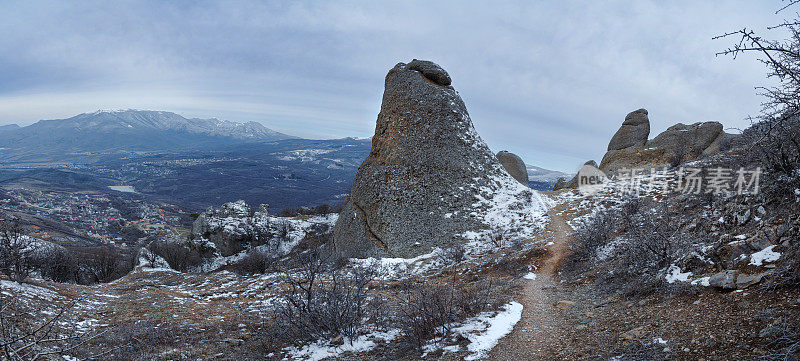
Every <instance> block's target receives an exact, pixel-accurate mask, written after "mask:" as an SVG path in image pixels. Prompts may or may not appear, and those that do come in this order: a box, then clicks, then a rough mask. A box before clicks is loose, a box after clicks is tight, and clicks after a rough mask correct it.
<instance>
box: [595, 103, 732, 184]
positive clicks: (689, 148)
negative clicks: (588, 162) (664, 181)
mask: <svg viewBox="0 0 800 361" xmlns="http://www.w3.org/2000/svg"><path fill="white" fill-rule="evenodd" d="M649 133H650V120H649V118H648V113H647V110H645V109H639V110H635V111H633V112H631V113H629V114H628V115H627V116H626V117H625V121H624V122H623V123H622V126H621V127H620V129H619V130H618V131H617V133H616V134H614V137H613V138H611V141H610V142H609V144H608V152H606V154H605V156H603V160H602V161H601V162H600V169H602V170H604V171H615V170H618V169H621V168H633V167H646V166H655V165H661V164H670V163H672V164H677V163H680V162H685V161H690V160H694V159H696V158H697V157H699V156H700V155H708V154H714V153H717V152H719V151H720V145H722V143H723V142H725V141H726V140H730V139H732V138H735V137H736V136H735V135H733V134H728V133H725V132H724V131H723V129H722V124H720V123H718V122H702V123H694V124H690V125H685V124H682V123H678V124H676V125H673V126H671V127H669V129H667V130H665V131H664V132H662V133H661V134H659V135H658V136H656V137H655V138H654V139H652V140H647V138H648V136H649Z"/></svg>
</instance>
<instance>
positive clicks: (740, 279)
mask: <svg viewBox="0 0 800 361" xmlns="http://www.w3.org/2000/svg"><path fill="white" fill-rule="evenodd" d="M765 275H766V274H765V273H758V274H754V275H747V274H743V273H740V274H739V275H738V276H737V277H736V288H738V289H745V288H747V287H750V286H752V285H754V284H757V283H759V282H761V279H763V278H764V276H765Z"/></svg>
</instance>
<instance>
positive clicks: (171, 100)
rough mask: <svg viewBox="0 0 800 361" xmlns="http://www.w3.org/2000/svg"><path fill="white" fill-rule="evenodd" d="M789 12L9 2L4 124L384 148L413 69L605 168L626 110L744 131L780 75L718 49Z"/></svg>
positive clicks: (3, 6)
mask: <svg viewBox="0 0 800 361" xmlns="http://www.w3.org/2000/svg"><path fill="white" fill-rule="evenodd" d="M780 6H781V3H780V2H779V1H777V0H776V1H761V2H759V1H725V2H723V1H696V0H693V1H671V2H669V3H668V4H667V2H664V1H653V2H650V1H635V2H628V1H624V2H623V1H619V2H617V1H582V2H572V1H547V2H544V1H537V2H533V1H520V2H497V1H492V2H488V1H487V2H465V1H452V2H449V1H442V2H438V1H436V2H434V1H409V0H404V1H402V2H399V1H398V2H381V1H364V2H351V1H344V2H342V1H337V2H332V1H331V2H329V1H325V2H323V1H319V2H311V1H306V2H299V1H280V2H279V1H275V2H272V1H219V2H203V1H185V2H180V1H169V2H167V1H153V2H147V1H132V2H124V1H106V0H102V1H96V2H92V1H80V2H72V1H71V2H64V1H58V2H41V1H3V2H2V3H0V34H2V35H1V36H0V50H1V51H0V125H2V124H9V123H18V124H20V125H27V124H31V123H33V122H35V121H37V120H40V119H53V118H66V117H70V116H73V115H75V114H78V113H83V112H90V111H95V110H97V109H127V108H134V109H152V110H168V111H174V112H177V113H179V114H182V115H184V116H187V117H204V118H210V117H218V118H222V119H228V120H236V121H245V120H255V121H258V122H261V123H263V124H264V125H265V126H267V127H270V128H273V129H275V130H278V131H282V132H285V133H289V134H293V135H298V136H302V137H308V138H340V137H345V136H355V137H365V136H371V135H372V133H373V132H374V129H375V120H376V117H377V114H378V111H379V109H380V101H381V95H382V92H383V80H384V76H385V75H386V72H387V71H388V70H389V69H390V68H391V67H392V66H394V64H396V63H397V62H400V61H404V62H408V61H410V60H411V59H412V58H419V59H428V60H433V61H435V62H437V63H439V64H440V65H441V66H442V67H444V68H445V69H446V70H447V71H448V72H449V73H450V76H451V77H452V78H453V86H454V87H455V88H456V90H458V91H459V93H460V94H461V96H462V98H463V99H464V101H465V102H466V104H467V108H468V110H469V112H470V115H471V116H472V120H473V122H474V123H475V126H476V128H477V129H478V131H479V133H480V134H481V136H482V137H483V138H484V139H485V140H486V141H487V143H488V144H489V146H490V147H491V148H492V149H493V150H495V151H499V150H503V149H507V150H509V151H512V152H515V153H517V154H519V155H520V156H522V157H523V159H524V160H525V161H526V162H527V163H529V164H534V165H539V166H542V167H546V168H551V169H558V170H565V171H574V170H576V169H577V168H578V167H579V165H580V164H582V163H583V162H584V161H586V160H588V159H596V160H597V161H599V160H600V158H601V157H602V155H603V153H604V152H605V150H606V146H607V145H608V141H609V140H610V139H611V136H612V135H613V134H614V132H616V130H617V128H618V127H619V125H620V124H621V122H622V120H623V118H624V117H625V114H627V113H628V112H629V111H632V110H634V109H638V108H642V107H644V108H647V109H648V110H649V113H650V120H651V124H652V131H651V134H650V136H651V138H652V137H653V136H655V135H656V134H657V133H658V132H661V131H663V130H664V129H666V128H667V127H668V126H669V125H671V124H674V123H677V122H684V123H687V122H697V121H707V120H717V121H720V122H722V123H723V124H724V125H725V126H726V127H738V128H741V127H744V126H746V125H747V124H748V122H747V121H746V120H745V117H746V116H747V115H749V114H755V113H757V111H758V104H759V98H758V97H757V96H755V90H754V89H753V88H754V86H756V85H763V84H765V80H764V75H765V71H764V68H763V67H762V66H761V65H760V64H759V63H758V62H756V61H755V60H754V59H752V58H749V57H743V58H740V59H738V60H733V59H731V58H729V57H715V55H714V54H715V52H717V51H720V50H722V49H724V48H726V47H727V46H729V45H731V44H732V42H733V41H734V39H726V40H712V39H711V38H712V37H713V36H714V35H718V34H721V33H724V32H727V31H731V30H736V29H739V28H742V27H744V26H748V27H753V28H755V29H756V30H765V27H766V26H767V25H770V24H773V23H776V22H779V21H780V20H782V19H783V17H786V16H791V15H793V14H791V13H788V14H784V13H781V14H779V15H775V14H774V12H775V10H777V9H778V8H780Z"/></svg>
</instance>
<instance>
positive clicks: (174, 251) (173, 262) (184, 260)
mask: <svg viewBox="0 0 800 361" xmlns="http://www.w3.org/2000/svg"><path fill="white" fill-rule="evenodd" d="M148 249H149V250H150V252H153V253H154V254H156V255H158V256H160V257H161V258H163V259H164V260H165V261H167V264H169V267H170V268H172V269H174V270H176V271H180V272H186V271H188V270H189V269H190V268H191V267H196V266H198V265H200V264H201V263H202V262H203V260H202V258H201V257H200V254H199V252H197V251H194V250H192V249H190V248H189V247H187V246H185V245H184V244H182V243H179V242H172V241H155V242H152V243H150V245H149V246H148Z"/></svg>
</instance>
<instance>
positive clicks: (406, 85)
mask: <svg viewBox="0 0 800 361" xmlns="http://www.w3.org/2000/svg"><path fill="white" fill-rule="evenodd" d="M450 84H451V80H450V76H449V75H448V74H447V72H446V71H444V69H442V68H441V67H439V66H438V65H436V64H434V63H432V62H429V61H421V60H414V61H412V62H411V63H409V64H404V63H399V64H397V65H396V66H395V67H394V68H392V69H391V70H390V71H389V73H388V74H387V76H386V82H385V90H384V94H383V101H382V104H381V111H380V113H379V114H378V121H377V125H376V127H375V135H374V137H373V138H372V150H371V152H370V154H369V156H368V157H367V159H366V160H364V162H363V163H362V164H361V167H359V169H358V173H357V174H356V177H355V180H354V181H353V187H352V190H351V192H350V195H349V196H348V198H347V200H346V201H345V204H344V207H343V209H342V211H341V213H340V216H339V220H338V222H337V223H336V227H335V229H334V247H335V249H336V251H337V252H338V253H340V254H342V255H344V256H347V257H371V256H378V257H383V256H392V257H413V256H417V255H420V254H424V253H428V252H430V251H431V250H432V249H433V248H434V247H441V248H444V247H447V246H449V245H451V244H453V242H457V241H464V240H465V239H466V238H468V237H465V236H464V235H465V234H476V232H481V231H483V230H486V229H488V228H490V227H492V222H494V223H498V222H503V221H504V220H505V219H502V220H501V219H495V218H497V217H495V218H492V217H491V216H496V214H491V215H490V214H489V213H487V212H491V209H492V207H493V206H494V204H493V202H492V200H493V199H494V195H496V194H497V193H503V194H504V195H506V196H510V197H518V198H515V199H516V200H517V201H518V202H522V203H524V204H522V206H521V209H528V210H530V207H531V206H532V205H533V206H534V207H535V208H536V209H538V210H541V209H543V206H541V203H540V199H539V198H538V194H536V193H535V192H533V191H531V190H529V189H527V188H526V187H524V186H522V185H521V184H519V183H517V182H516V181H515V180H514V179H513V178H511V176H510V175H508V173H506V171H505V170H503V167H502V166H501V165H500V163H499V162H498V161H497V159H496V158H495V156H494V154H493V153H492V151H491V150H490V149H489V147H488V146H487V145H486V144H485V143H484V142H483V140H482V139H481V138H480V136H478V134H477V133H476V132H475V128H474V127H473V125H472V120H471V119H470V117H469V114H468V113H467V109H466V107H465V105H464V102H463V101H462V100H461V97H460V96H459V95H458V93H457V92H456V91H455V90H454V89H453V87H452V86H451V85H450ZM515 199H511V200H510V201H511V203H513V201H514V200H515ZM506 203H509V200H506ZM525 207H528V208H525ZM495 211H496V209H495ZM531 216H533V215H531ZM523 218H524V217H523Z"/></svg>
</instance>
